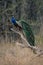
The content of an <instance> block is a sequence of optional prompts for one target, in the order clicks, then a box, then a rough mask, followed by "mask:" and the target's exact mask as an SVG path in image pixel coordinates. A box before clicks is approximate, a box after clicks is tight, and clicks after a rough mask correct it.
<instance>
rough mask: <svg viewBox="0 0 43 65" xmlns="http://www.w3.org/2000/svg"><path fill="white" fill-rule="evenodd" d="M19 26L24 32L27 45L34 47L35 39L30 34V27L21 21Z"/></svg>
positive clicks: (31, 33)
mask: <svg viewBox="0 0 43 65" xmlns="http://www.w3.org/2000/svg"><path fill="white" fill-rule="evenodd" d="M21 25H22V29H23V32H24V34H25V36H26V39H27V41H28V42H29V44H30V45H31V46H35V37H34V34H33V32H32V29H31V27H30V25H28V24H27V23H26V22H24V21H21Z"/></svg>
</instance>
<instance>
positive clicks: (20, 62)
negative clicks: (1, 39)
mask: <svg viewBox="0 0 43 65" xmlns="http://www.w3.org/2000/svg"><path fill="white" fill-rule="evenodd" d="M0 65H43V55H41V56H39V57H36V54H34V53H33V51H32V50H31V49H30V48H26V47H24V48H23V47H21V46H19V43H18V42H16V44H14V43H0Z"/></svg>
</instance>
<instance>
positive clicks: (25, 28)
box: [11, 16, 35, 46]
mask: <svg viewBox="0 0 43 65" xmlns="http://www.w3.org/2000/svg"><path fill="white" fill-rule="evenodd" d="M11 22H12V24H13V25H14V26H16V27H19V28H20V29H21V30H22V31H23V33H24V35H25V37H26V40H27V41H28V42H29V44H30V45H31V46H35V37H34V34H33V31H32V29H31V27H30V25H29V24H27V23H26V22H25V21H24V20H21V21H20V22H19V21H16V19H15V18H14V16H13V17H12V18H11Z"/></svg>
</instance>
